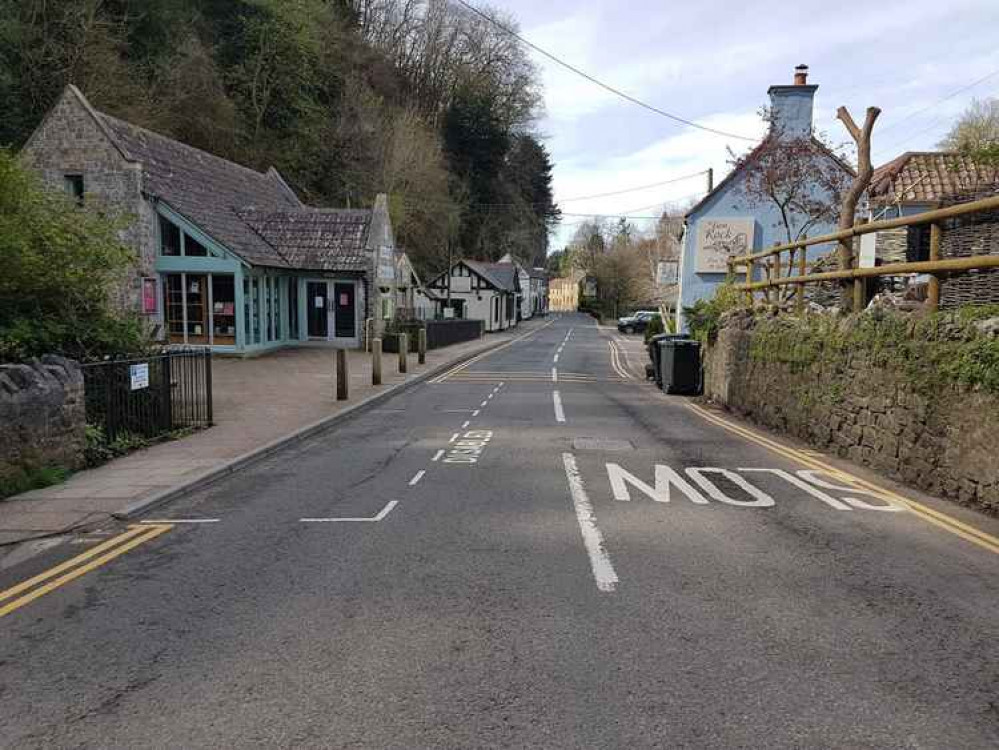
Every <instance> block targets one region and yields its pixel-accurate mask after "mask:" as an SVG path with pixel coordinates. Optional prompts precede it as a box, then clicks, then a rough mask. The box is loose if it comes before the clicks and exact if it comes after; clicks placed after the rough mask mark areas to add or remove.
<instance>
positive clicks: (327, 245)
mask: <svg viewBox="0 0 999 750" xmlns="http://www.w3.org/2000/svg"><path fill="white" fill-rule="evenodd" d="M69 89H70V90H71V91H72V92H73V94H75V95H76V96H77V97H78V98H79V100H80V102H81V103H82V104H83V106H84V107H86V108H87V110H88V111H89V112H90V113H91V114H92V115H93V117H94V118H95V119H96V121H97V124H98V126H99V127H100V128H101V129H102V130H103V131H104V132H105V133H106V134H107V136H108V138H110V139H111V141H112V142H113V143H114V145H115V147H116V148H117V149H118V150H119V151H120V152H121V153H122V155H123V156H124V157H125V158H126V159H128V160H130V161H133V162H137V163H139V164H141V165H142V179H143V183H142V189H143V192H144V193H145V194H146V195H148V196H150V197H153V198H156V199H159V200H161V201H163V202H164V203H166V204H168V205H169V206H170V207H171V208H172V209H174V210H175V211H177V212H178V213H179V214H181V215H182V216H184V217H185V218H187V219H188V220H190V221H191V222H192V223H193V224H195V225H197V226H198V227H199V228H200V229H202V230H203V231H205V232H206V233H207V234H208V235H209V236H210V237H211V238H212V239H214V240H215V241H217V242H218V243H219V244H221V245H223V246H224V247H226V248H227V249H229V250H231V251H232V252H234V253H235V254H236V255H238V256H239V257H241V258H242V259H243V260H245V261H246V262H248V263H250V264H252V265H257V266H270V267H278V268H299V269H305V270H319V271H363V270H365V269H366V268H367V258H366V253H365V247H366V243H367V238H368V232H369V229H370V227H371V223H372V213H373V212H372V211H370V210H353V211H351V210H336V209H318V208H310V207H308V206H305V205H303V204H302V202H301V201H300V200H299V199H298V197H297V196H296V195H295V193H294V191H293V190H292V189H291V188H290V187H288V185H287V183H285V181H284V180H283V179H282V178H281V175H280V174H279V173H278V172H277V171H276V170H275V169H273V168H272V169H270V170H268V172H266V173H263V172H257V171H256V170H253V169H250V168H249V167H244V166H242V165H240V164H236V163H235V162H231V161H229V160H227V159H223V158H221V157H218V156H215V155H213V154H209V153H208V152H206V151H202V150H200V149H197V148H194V147H193V146H188V145H187V144H184V143H181V142H180V141H175V140H173V139H172V138H168V137H166V136H164V135H160V134H159V133H154V132H152V131H151V130H146V129H145V128H141V127H139V126H137V125H133V124H132V123H129V122H125V121H124V120H119V119H118V118H116V117H112V116H110V115H107V114H104V113H103V112H98V111H97V110H95V109H93V107H92V106H91V105H90V103H89V102H88V101H87V100H86V97H84V96H83V94H82V93H80V91H79V90H78V89H76V88H75V87H73V86H70V87H69Z"/></svg>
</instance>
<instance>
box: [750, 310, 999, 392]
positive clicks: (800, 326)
mask: <svg viewBox="0 0 999 750" xmlns="http://www.w3.org/2000/svg"><path fill="white" fill-rule="evenodd" d="M989 317H999V308H996V307H992V308H989V307H977V308H971V307H969V308H962V309H959V310H956V311H953V312H942V313H936V314H934V315H928V316H925V317H920V318H915V317H912V316H911V315H906V314H904V313H898V312H890V311H886V310H872V311H869V312H865V313H862V314H860V315H855V316H851V317H849V318H845V319H840V318H834V317H830V316H827V315H807V316H805V317H803V318H800V319H799V318H783V317H777V318H770V319H761V320H758V321H757V322H756V325H755V328H754V331H753V341H752V346H751V348H750V352H749V354H750V357H751V358H752V359H754V360H756V361H758V362H774V363H780V364H784V365H789V366H791V367H792V368H793V369H796V370H801V369H805V368H808V367H812V366H818V367H821V368H822V369H824V370H825V369H828V370H830V371H839V370H842V369H844V367H845V363H846V362H847V361H848V360H849V358H850V356H851V355H854V356H856V355H857V354H861V355H864V356H865V357H866V358H867V360H869V361H870V363H871V365H873V366H874V367H879V368H883V369H887V370H895V371H898V372H900V373H902V374H903V375H904V377H905V379H906V381H907V382H908V383H909V384H910V385H911V387H912V389H913V390H914V391H922V392H926V393H931V392H933V391H934V390H935V389H938V388H941V387H949V386H954V385H961V386H967V387H970V388H980V389H982V390H984V391H987V392H989V393H999V339H996V338H992V337H989V336H987V335H984V334H982V333H980V332H979V331H978V330H977V329H976V328H975V326H974V323H975V321H978V320H983V319H985V318H989Z"/></svg>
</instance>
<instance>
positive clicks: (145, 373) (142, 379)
mask: <svg viewBox="0 0 999 750" xmlns="http://www.w3.org/2000/svg"><path fill="white" fill-rule="evenodd" d="M128 374H129V376H130V378H131V381H132V390H133V391H138V390H142V389H143V388H148V387H149V363H148V362H142V363H141V364H138V365H130V366H129V368H128Z"/></svg>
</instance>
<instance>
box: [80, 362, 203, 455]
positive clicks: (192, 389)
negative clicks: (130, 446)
mask: <svg viewBox="0 0 999 750" xmlns="http://www.w3.org/2000/svg"><path fill="white" fill-rule="evenodd" d="M82 368H83V387H84V399H85V405H86V419H87V423H88V424H91V425H95V426H98V427H100V428H101V429H102V430H103V432H104V437H105V439H106V440H107V441H108V442H112V441H114V440H116V439H118V438H119V437H122V436H139V437H143V438H147V439H148V438H155V437H160V436H162V435H165V434H168V433H170V432H173V431H174V430H178V429H183V428H191V427H208V426H210V425H211V424H212V353H211V349H207V348H205V349H168V350H164V351H162V352H159V353H157V354H152V355H150V356H148V357H143V358H139V359H120V360H108V361H105V362H90V363H86V364H84V365H82Z"/></svg>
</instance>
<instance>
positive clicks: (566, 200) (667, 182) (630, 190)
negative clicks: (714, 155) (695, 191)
mask: <svg viewBox="0 0 999 750" xmlns="http://www.w3.org/2000/svg"><path fill="white" fill-rule="evenodd" d="M707 173H708V170H706V169H702V170H701V171H700V172H694V173H693V174H688V175H684V176H683V177H674V178H673V179H672V180H663V181H662V182H653V183H651V184H649V185H639V186H638V187H633V188H627V189H625V190H615V191H614V192H611V193H598V194H596V195H581V196H579V197H576V198H559V200H558V201H557V202H558V203H575V202H578V201H588V200H594V199H596V198H610V197H611V196H613V195H624V194H625V193H637V192H638V191H639V190H650V189H651V188H657V187H662V186H663V185H671V184H672V183H674V182H682V181H683V180H690V179H692V178H694V177H700V176H701V175H706V174H707Z"/></svg>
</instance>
